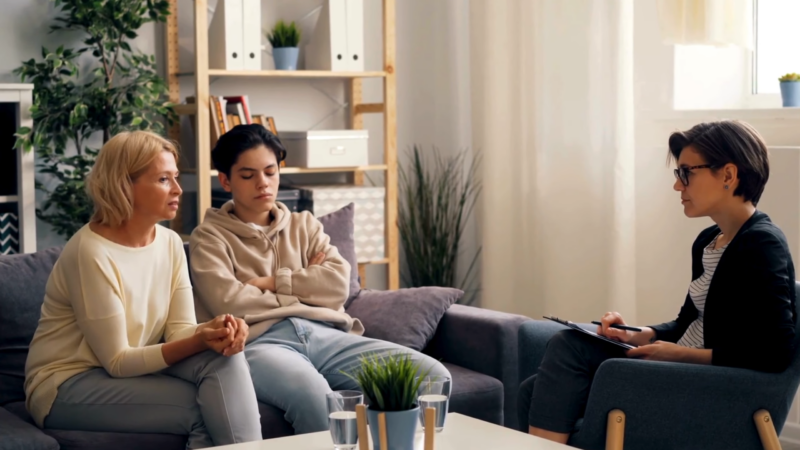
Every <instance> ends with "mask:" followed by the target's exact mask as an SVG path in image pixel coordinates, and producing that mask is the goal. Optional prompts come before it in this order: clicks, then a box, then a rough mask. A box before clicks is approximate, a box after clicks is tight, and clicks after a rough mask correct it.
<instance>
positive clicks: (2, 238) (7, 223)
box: [0, 213, 19, 255]
mask: <svg viewBox="0 0 800 450" xmlns="http://www.w3.org/2000/svg"><path fill="white" fill-rule="evenodd" d="M18 252H19V229H18V222H17V215H16V214H12V213H0V255H10V254H13V253H18Z"/></svg>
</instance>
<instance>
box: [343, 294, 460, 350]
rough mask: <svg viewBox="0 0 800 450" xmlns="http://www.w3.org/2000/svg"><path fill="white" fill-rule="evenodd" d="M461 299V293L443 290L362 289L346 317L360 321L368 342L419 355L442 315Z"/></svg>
mask: <svg viewBox="0 0 800 450" xmlns="http://www.w3.org/2000/svg"><path fill="white" fill-rule="evenodd" d="M463 295H464V292H463V291H460V290H458V289H453V288H444V287H421V288H411V289H400V290H397V291H373V290H369V289H364V290H362V291H361V294H360V295H359V296H358V298H356V299H355V300H354V301H353V302H352V304H350V307H349V308H347V314H349V315H350V316H351V317H354V318H356V319H359V320H361V323H363V324H364V329H365V332H364V336H366V337H368V338H373V339H380V340H383V341H389V342H394V343H395V344H400V345H402V346H405V347H408V348H410V349H412V350H416V351H422V350H423V349H424V348H425V346H427V345H428V342H430V340H431V339H432V338H433V335H434V334H436V328H437V327H438V326H439V321H440V320H441V319H442V316H444V313H445V312H447V310H448V308H450V305H452V304H453V303H455V302H457V301H458V300H459V299H461V297H462V296H463Z"/></svg>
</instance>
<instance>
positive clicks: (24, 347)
mask: <svg viewBox="0 0 800 450" xmlns="http://www.w3.org/2000/svg"><path fill="white" fill-rule="evenodd" d="M60 254H61V247H53V248H49V249H47V250H42V251H39V252H36V253H27V254H21V255H4V256H0V405H3V404H5V403H8V402H12V401H17V400H25V392H24V391H23V389H22V385H23V382H24V380H25V359H27V357H28V345H30V343H31V339H33V333H34V332H35V331H36V327H37V326H39V316H40V314H41V309H42V302H44V288H45V286H46V285H47V279H48V278H50V272H51V271H52V270H53V266H54V265H55V263H56V260H57V259H58V256H59V255H60Z"/></svg>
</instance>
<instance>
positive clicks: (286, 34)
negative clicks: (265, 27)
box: [267, 20, 300, 48]
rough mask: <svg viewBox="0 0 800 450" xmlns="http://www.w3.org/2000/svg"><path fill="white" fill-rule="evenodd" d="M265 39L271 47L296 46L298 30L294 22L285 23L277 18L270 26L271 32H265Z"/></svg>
mask: <svg viewBox="0 0 800 450" xmlns="http://www.w3.org/2000/svg"><path fill="white" fill-rule="evenodd" d="M267 40H268V41H269V43H270V45H272V48H284V47H297V46H298V45H300V30H299V29H297V25H295V23H294V22H292V23H290V24H288V25H287V24H286V22H284V21H283V20H279V21H278V22H277V23H276V24H275V26H274V27H272V33H269V34H267Z"/></svg>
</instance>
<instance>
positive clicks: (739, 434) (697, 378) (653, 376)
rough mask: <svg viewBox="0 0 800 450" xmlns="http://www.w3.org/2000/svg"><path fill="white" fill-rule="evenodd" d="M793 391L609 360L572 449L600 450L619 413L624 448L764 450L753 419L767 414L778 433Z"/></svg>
mask: <svg viewBox="0 0 800 450" xmlns="http://www.w3.org/2000/svg"><path fill="white" fill-rule="evenodd" d="M796 390H797V382H796V381H792V380H791V375H789V374H787V373H785V374H773V373H763V372H756V371H752V370H746V369H734V368H728V367H717V366H703V365H697V364H680V363H669V362H655V361H642V360H632V359H611V360H608V361H606V362H604V363H603V364H601V365H600V368H599V369H598V371H597V373H596V374H595V378H594V381H593V383H592V387H591V391H590V393H589V400H588V403H587V405H586V413H585V415H584V422H583V425H582V426H581V428H580V431H579V432H578V433H576V435H575V436H574V438H573V439H574V442H573V440H571V441H570V443H571V444H572V443H575V444H581V445H580V447H581V448H602V447H603V444H604V442H605V430H606V418H607V415H608V412H609V411H611V410H613V409H621V410H622V411H623V412H625V416H626V418H625V420H626V426H625V446H626V448H627V447H628V446H630V448H651V447H652V445H653V443H656V442H663V443H666V442H668V443H669V445H670V447H671V448H703V449H709V450H711V449H730V448H761V443H760V441H759V439H758V433H757V431H756V428H755V425H754V423H753V414H754V413H755V412H756V411H758V410H759V409H766V410H768V411H769V413H770V415H772V418H773V421H774V424H775V428H776V430H777V432H778V433H780V431H781V429H782V427H783V424H784V422H785V420H786V415H787V413H788V410H789V407H790V405H791V401H792V398H793V397H794V394H795V392H796ZM721 431H724V432H721Z"/></svg>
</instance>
